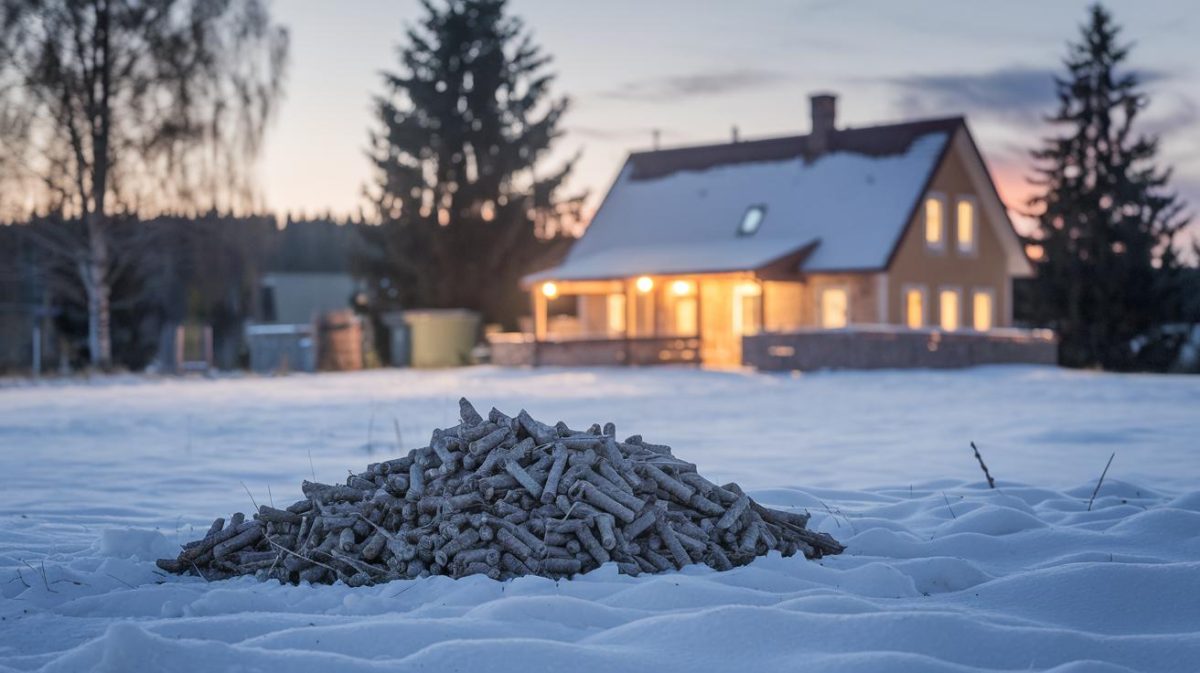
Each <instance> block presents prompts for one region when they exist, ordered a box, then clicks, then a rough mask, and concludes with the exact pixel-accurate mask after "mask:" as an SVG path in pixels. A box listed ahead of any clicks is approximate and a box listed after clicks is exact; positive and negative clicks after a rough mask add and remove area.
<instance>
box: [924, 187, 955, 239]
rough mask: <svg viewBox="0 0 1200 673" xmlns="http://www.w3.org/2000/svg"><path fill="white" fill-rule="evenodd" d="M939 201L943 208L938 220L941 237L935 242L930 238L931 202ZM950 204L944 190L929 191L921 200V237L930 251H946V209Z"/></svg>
mask: <svg viewBox="0 0 1200 673" xmlns="http://www.w3.org/2000/svg"><path fill="white" fill-rule="evenodd" d="M930 201H937V202H938V204H939V206H940V209H941V218H940V221H939V222H938V233H939V238H938V241H937V242H936V243H935V242H933V241H930V240H929V202H930ZM948 206H949V199H947V198H946V195H945V194H944V193H942V192H929V193H927V194H926V195H925V198H924V199H922V200H921V238H922V239H923V240H924V241H925V249H926V250H928V251H930V252H936V253H939V254H941V253H945V252H946V235H947V233H949V232H947V231H946V229H947V227H946V221H947V219H948V218H947V216H946V209H947V207H948Z"/></svg>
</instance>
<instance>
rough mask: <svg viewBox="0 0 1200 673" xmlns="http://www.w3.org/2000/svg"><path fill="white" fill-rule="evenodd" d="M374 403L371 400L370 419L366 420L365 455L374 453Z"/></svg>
mask: <svg viewBox="0 0 1200 673" xmlns="http://www.w3.org/2000/svg"><path fill="white" fill-rule="evenodd" d="M374 434H375V403H374V402H371V420H369V421H367V455H368V456H369V455H372V454H374V453H375V445H374V442H375V440H374Z"/></svg>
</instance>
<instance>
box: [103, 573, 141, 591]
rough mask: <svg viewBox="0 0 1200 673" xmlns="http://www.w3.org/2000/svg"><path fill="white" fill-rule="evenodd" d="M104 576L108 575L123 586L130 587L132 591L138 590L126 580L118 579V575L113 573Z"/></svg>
mask: <svg viewBox="0 0 1200 673" xmlns="http://www.w3.org/2000/svg"><path fill="white" fill-rule="evenodd" d="M104 574H105V575H108V576H109V577H111V578H113V579H114V580H116V581H118V582H120V583H121V584H124V585H125V586H127V587H129V588H130V589H136V588H137V587H135V586H133V585H132V584H130V583H129V582H126V581H125V580H123V579H121V578H120V577H117V576H116V575H114V574H112V573H104Z"/></svg>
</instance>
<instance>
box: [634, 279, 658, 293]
mask: <svg viewBox="0 0 1200 673" xmlns="http://www.w3.org/2000/svg"><path fill="white" fill-rule="evenodd" d="M634 287H636V288H637V291H638V292H641V293H642V294H646V293H647V292H649V291H650V290H653V289H654V279H653V278H651V277H650V276H642V277H641V278H638V279H637V282H636V283H634Z"/></svg>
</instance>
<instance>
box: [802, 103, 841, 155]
mask: <svg viewBox="0 0 1200 673" xmlns="http://www.w3.org/2000/svg"><path fill="white" fill-rule="evenodd" d="M808 101H809V104H810V105H811V109H812V132H811V133H810V135H809V136H808V151H809V153H810V154H812V155H814V156H815V155H818V154H823V153H824V152H825V151H826V150H828V149H829V136H830V135H832V133H833V131H834V122H835V120H836V119H837V95H835V94H832V93H817V94H813V95H811V96H809V97H808Z"/></svg>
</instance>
